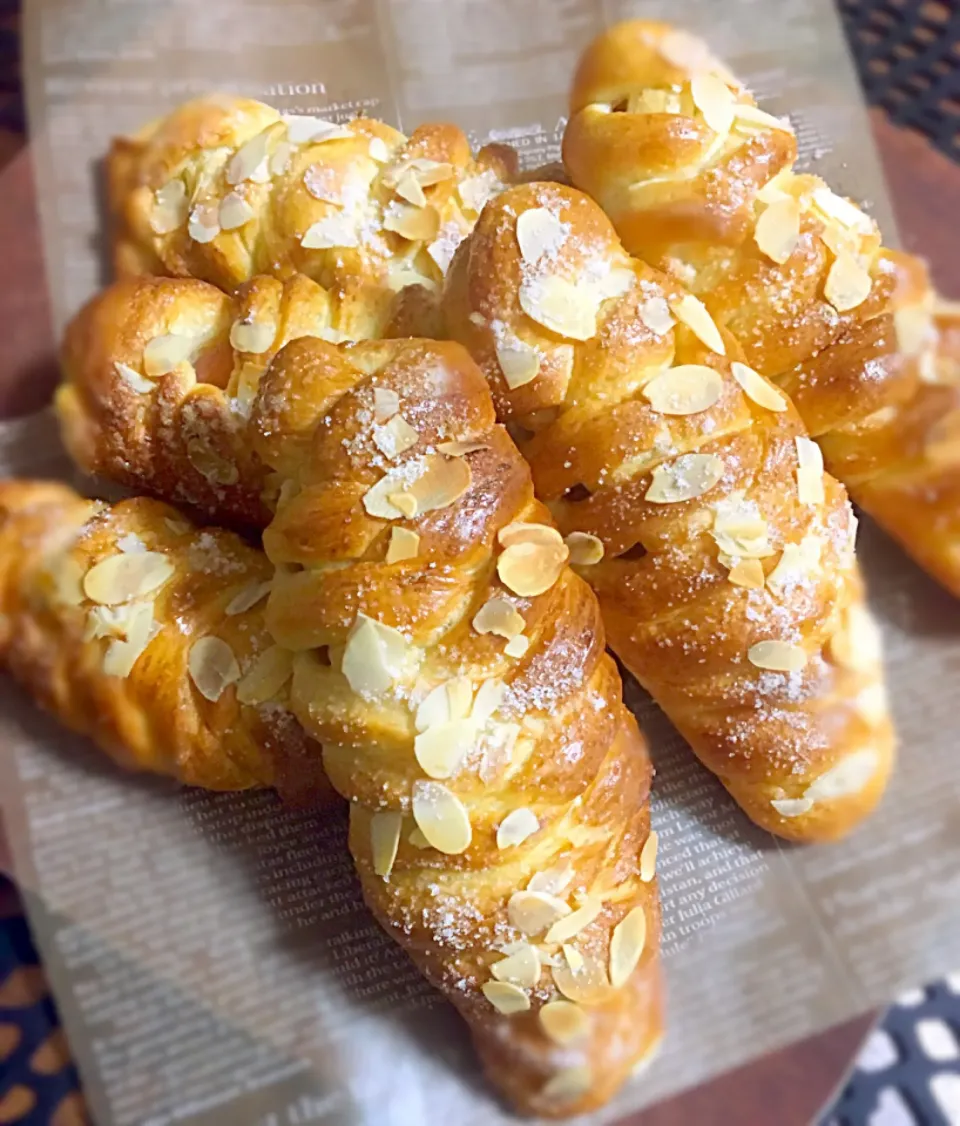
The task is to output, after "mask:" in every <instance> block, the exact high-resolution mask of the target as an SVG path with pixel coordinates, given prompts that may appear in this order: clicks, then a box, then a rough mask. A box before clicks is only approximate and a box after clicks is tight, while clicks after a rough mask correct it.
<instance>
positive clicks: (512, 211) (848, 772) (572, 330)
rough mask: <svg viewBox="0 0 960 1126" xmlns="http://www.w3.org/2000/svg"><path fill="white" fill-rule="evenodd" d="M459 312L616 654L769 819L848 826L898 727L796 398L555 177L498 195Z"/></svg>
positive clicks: (805, 834) (791, 827)
mask: <svg viewBox="0 0 960 1126" xmlns="http://www.w3.org/2000/svg"><path fill="white" fill-rule="evenodd" d="M444 315H445V318H446V322H447V327H448V330H449V331H450V333H451V334H452V335H453V336H454V337H456V338H457V339H459V340H461V341H462V342H463V343H464V344H465V345H466V346H467V348H468V349H469V350H470V352H471V353H472V355H473V356H474V358H475V359H476V360H477V361H478V363H479V364H480V366H481V368H482V369H483V371H484V372H485V374H486V376H487V379H488V381H489V383H490V386H491V387H492V389H493V393H494V399H495V402H496V404H497V410H498V413H499V416H500V417H501V418H502V419H504V420H505V421H508V424H509V425H510V427H511V430H512V432H513V433H514V436H515V437H516V438H517V440H518V443H519V444H520V448H521V450H522V452H523V454H524V456H525V457H526V458H527V460H528V461H529V462H530V465H531V468H532V470H533V478H534V486H535V488H536V492H537V496H538V497H539V498H540V499H541V500H542V501H543V502H544V503H546V504H547V505H548V506H549V507H550V509H551V511H552V513H553V515H554V517H555V518H556V520H557V522H558V524H559V526H560V528H561V530H562V531H563V532H564V533H565V534H568V535H573V536H574V539H573V540H572V541H571V542H572V543H575V544H576V549H575V554H574V560H575V561H578V562H579V563H580V564H581V566H580V568H579V569H580V571H581V573H582V574H583V575H584V576H585V577H587V578H588V579H589V581H590V582H591V584H592V585H593V587H594V589H595V591H596V592H597V594H598V596H599V599H600V605H601V608H602V610H603V613H604V621H605V623H606V627H607V633H608V636H609V639H610V644H611V645H612V647H613V649H614V651H615V652H616V653H617V654H618V656H619V657H620V658H621V660H622V661H623V662H624V664H625V665H626V666H627V667H628V668H629V669H630V671H631V672H633V673H634V675H635V676H636V677H637V679H638V680H639V681H640V682H641V683H642V684H643V685H644V686H645V687H646V688H647V689H648V690H649V691H650V693H651V695H652V696H653V697H654V698H655V699H656V700H657V701H658V702H659V703H660V705H661V706H662V707H663V708H664V710H665V711H666V713H667V714H668V715H669V716H670V718H671V719H672V720H673V722H674V723H675V724H676V726H677V727H678V729H679V730H680V732H681V733H682V734H683V735H684V737H685V738H686V739H687V740H688V741H689V742H690V744H691V746H692V747H693V749H694V751H695V752H696V753H697V755H698V756H699V757H700V758H701V760H702V761H703V762H704V764H705V765H706V766H707V767H709V769H710V770H712V771H713V772H714V773H715V774H716V775H717V776H718V777H719V778H720V779H721V781H722V782H723V784H724V785H725V786H726V787H727V789H728V790H729V791H730V793H731V794H732V795H733V797H734V798H735V799H736V800H737V802H738V803H739V804H740V805H741V806H742V808H743V809H744V810H745V811H746V813H747V814H748V815H749V816H750V817H751V818H752V819H753V820H754V821H755V822H757V824H759V825H762V826H763V827H764V828H767V829H769V830H770V831H771V832H774V833H777V834H779V835H781V836H785V837H789V838H793V839H796V840H827V839H832V838H835V837H839V836H841V835H843V834H844V833H845V832H847V831H848V830H849V829H851V828H852V827H853V826H854V825H855V824H856V823H857V822H858V821H860V820H861V819H862V818H863V817H864V816H865V815H866V814H867V813H868V812H869V811H870V810H871V809H872V808H873V807H874V806H875V804H876V802H877V801H878V799H879V797H880V795H881V793H882V792H883V789H884V786H885V783H886V780H887V777H888V774H889V770H890V766H891V758H892V752H893V732H892V728H891V723H890V718H889V715H888V712H887V707H886V703H885V697H884V688H883V677H882V670H881V666H880V650H879V638H878V635H877V630H876V627H875V625H874V623H873V620H872V618H871V617H870V615H869V613H868V611H867V609H866V607H865V605H864V602H863V590H862V585H861V581H860V576H859V572H858V569H857V566H856V562H855V558H854V531H855V527H856V521H855V519H854V517H853V513H852V511H851V509H850V505H849V503H848V501H847V499H846V496H845V494H844V491H843V488H842V486H840V485H839V484H838V483H837V482H836V481H835V480H833V479H832V478H831V477H829V476H827V475H824V473H823V469H822V463H821V462H820V459H819V455H818V450H817V447H816V446H815V445H814V443H813V442H812V441H811V440H810V439H809V438H808V437H807V436H806V431H805V430H804V428H803V426H802V424H801V421H800V419H799V417H798V415H797V412H796V411H795V410H794V409H793V407H792V405H791V404H790V403H789V401H788V400H787V398H786V397H785V396H784V395H783V394H782V393H781V392H779V391H777V390H776V389H775V388H774V387H773V386H772V385H770V384H769V383H767V382H766V381H765V380H764V379H763V378H761V377H760V376H759V375H757V374H756V373H755V372H752V371H751V370H750V369H749V368H747V367H746V366H745V365H744V364H743V363H742V362H741V359H740V355H741V354H740V352H739V351H738V348H737V345H736V342H735V341H734V339H733V338H732V337H731V336H730V334H729V333H728V332H726V331H724V330H721V329H718V327H717V326H716V324H715V323H714V321H713V320H712V319H711V317H710V315H709V313H707V311H706V310H705V308H704V307H703V305H701V304H700V303H699V302H698V301H696V300H695V299H694V298H693V297H691V295H689V294H688V293H686V292H685V291H684V290H683V289H682V287H680V286H679V284H678V283H677V282H675V281H674V280H672V279H670V278H669V277H667V276H665V275H663V274H660V273H658V272H657V271H655V270H653V269H652V268H650V267H648V266H646V265H645V264H643V263H642V262H640V261H639V260H637V259H634V258H631V257H630V256H629V255H627V254H626V253H625V251H624V249H623V247H622V245H621V243H620V241H619V239H618V238H617V236H616V233H615V232H614V230H613V227H612V225H611V224H610V222H609V220H608V219H607V217H606V216H605V215H604V213H603V212H602V211H601V209H600V208H599V206H598V205H597V204H596V203H594V202H593V201H592V200H591V199H590V198H589V197H587V196H585V195H583V194H582V193H581V192H578V191H576V190H575V189H573V188H568V187H564V186H562V185H557V184H531V185H524V186H518V187H514V188H511V189H508V190H507V191H506V192H504V193H503V194H502V195H501V196H499V197H498V198H497V199H496V200H493V201H491V203H489V204H488V206H487V208H486V209H485V210H484V213H483V215H482V216H481V218H480V221H479V222H478V224H477V226H476V228H475V229H474V232H473V234H472V235H471V236H470V238H469V239H468V240H467V241H466V242H465V243H464V244H463V246H461V248H460V249H459V250H458V252H457V254H456V256H455V258H454V262H453V265H452V267H451V270H450V273H449V275H448V278H447V287H446V292H445V299H444Z"/></svg>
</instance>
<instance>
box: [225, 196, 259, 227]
mask: <svg viewBox="0 0 960 1126" xmlns="http://www.w3.org/2000/svg"><path fill="white" fill-rule="evenodd" d="M255 214H256V212H255V211H254V210H253V208H252V207H251V206H250V204H249V203H247V201H246V200H245V199H244V198H243V196H242V195H238V194H237V192H228V193H227V195H225V196H224V197H223V199H222V200H221V201H220V211H219V219H220V229H221V230H223V231H234V230H236V229H237V227H242V226H243V225H244V223H249V222H250V220H251V219H252V218H253V217H254V215H255Z"/></svg>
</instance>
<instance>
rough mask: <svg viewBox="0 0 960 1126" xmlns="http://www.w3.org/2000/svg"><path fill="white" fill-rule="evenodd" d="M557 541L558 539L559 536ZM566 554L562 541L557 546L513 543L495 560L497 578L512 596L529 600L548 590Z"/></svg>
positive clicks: (561, 571)
mask: <svg viewBox="0 0 960 1126" xmlns="http://www.w3.org/2000/svg"><path fill="white" fill-rule="evenodd" d="M551 531H553V529H551ZM557 538H558V539H560V535H559V533H557ZM569 554H570V552H569V550H568V548H567V546H566V544H565V543H564V542H563V540H562V539H561V540H560V543H559V544H544V543H530V542H526V541H524V542H520V543H514V544H512V545H511V546H510V547H508V548H506V549H505V550H504V552H503V554H502V555H501V556H500V557H499V558H498V559H497V574H498V575H499V576H500V581H501V582H502V583H503V585H504V586H505V587H507V588H508V589H509V590H512V591H513V593H514V594H519V595H520V596H521V597H522V598H533V597H534V596H536V595H538V594H543V593H544V591H547V590H549V589H550V588H551V587H552V586H553V584H554V583H555V582H556V581H557V579H559V578H560V575H561V574H562V573H563V568H564V566H565V564H566V562H567V556H568V555H569Z"/></svg>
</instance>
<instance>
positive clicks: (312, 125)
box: [281, 113, 355, 145]
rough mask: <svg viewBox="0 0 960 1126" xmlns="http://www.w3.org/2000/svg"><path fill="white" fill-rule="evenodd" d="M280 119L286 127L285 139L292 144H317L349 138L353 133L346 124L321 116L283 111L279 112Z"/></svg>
mask: <svg viewBox="0 0 960 1126" xmlns="http://www.w3.org/2000/svg"><path fill="white" fill-rule="evenodd" d="M281 119H282V121H283V123H284V124H285V125H286V127H287V139H288V140H289V142H290V143H291V144H292V145H305V144H308V143H309V142H313V143H314V144H317V145H319V144H323V143H324V142H326V141H340V140H349V139H350V138H352V137H353V136H354V135H355V134H354V133H353V131H352V130H350V129H348V128H346V126H344V125H338V124H337V123H336V122H335V121H327V120H325V119H324V118H322V117H311V116H308V115H307V114H299V113H284V114H281Z"/></svg>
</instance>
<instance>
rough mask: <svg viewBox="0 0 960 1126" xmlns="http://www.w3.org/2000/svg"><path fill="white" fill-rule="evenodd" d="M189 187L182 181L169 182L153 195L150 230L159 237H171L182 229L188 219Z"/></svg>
mask: <svg viewBox="0 0 960 1126" xmlns="http://www.w3.org/2000/svg"><path fill="white" fill-rule="evenodd" d="M187 207H188V205H187V187H186V184H184V182H183V181H182V180H168V181H167V182H166V183H165V184H164V185H163V187H162V188H158V189H157V190H156V192H154V195H153V210H152V211H151V213H150V229H151V230H152V231H153V232H154V234H157V235H169V234H172V232H173V231H175V230H177V229H178V228H179V227H182V226H183V224H184V223H185V222H186V219H187Z"/></svg>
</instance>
